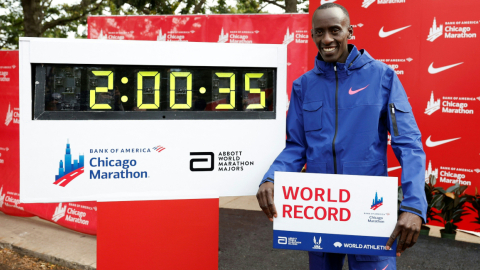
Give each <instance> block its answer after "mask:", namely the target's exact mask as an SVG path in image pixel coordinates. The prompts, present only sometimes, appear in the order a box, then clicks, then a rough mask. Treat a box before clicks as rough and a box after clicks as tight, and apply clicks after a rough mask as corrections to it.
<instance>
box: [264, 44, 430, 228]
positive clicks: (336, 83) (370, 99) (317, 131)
mask: <svg viewBox="0 0 480 270" xmlns="http://www.w3.org/2000/svg"><path fill="white" fill-rule="evenodd" d="M349 50H350V54H349V56H348V58H347V60H346V62H345V63H335V64H334V63H326V62H324V61H323V60H322V59H321V57H320V56H318V57H317V58H316V61H315V68H314V69H312V70H310V71H308V72H307V73H305V74H303V75H302V76H301V77H300V78H298V79H297V80H295V82H294V83H293V89H292V94H291V98H290V107H289V110H288V116H287V141H286V147H285V149H284V150H283V151H282V152H281V153H280V155H279V156H278V157H277V159H276V160H275V161H274V162H273V164H272V166H271V167H270V169H269V170H268V172H267V173H266V174H265V176H264V178H263V180H262V183H264V182H266V181H270V182H273V181H274V180H273V178H274V172H275V171H284V172H299V171H300V170H301V169H302V167H303V166H304V165H305V163H306V164H307V172H313V173H335V174H351V175H372V176H387V175H388V174H387V140H388V133H387V131H388V132H390V134H391V145H392V148H393V151H394V153H395V155H396V157H397V159H398V160H399V161H400V165H401V166H402V168H404V169H403V170H402V179H401V180H402V189H403V195H404V199H403V202H402V204H401V207H400V210H401V211H406V212H411V213H414V214H417V215H419V216H420V217H422V218H423V220H424V222H425V221H426V211H427V202H426V199H425V190H424V188H425V180H424V179H425V153H424V151H423V147H422V141H421V134H420V131H419V129H418V126H417V124H416V122H415V118H414V117H413V113H412V107H411V106H410V104H409V102H408V98H407V95H406V94H405V90H404V89H403V87H402V84H401V83H400V80H399V79H398V77H397V74H396V73H395V71H394V70H392V69H391V68H390V67H388V66H387V65H385V64H384V63H382V62H380V61H377V60H375V59H373V58H372V57H371V56H370V55H369V54H368V53H367V52H366V51H365V50H360V51H358V50H357V48H356V47H355V46H353V45H349ZM335 69H336V71H335Z"/></svg>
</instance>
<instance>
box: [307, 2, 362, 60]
mask: <svg viewBox="0 0 480 270" xmlns="http://www.w3.org/2000/svg"><path fill="white" fill-rule="evenodd" d="M352 35H353V28H352V26H351V25H350V16H349V15H348V11H347V10H346V9H345V8H344V7H343V6H341V5H339V4H334V3H328V4H324V5H321V6H320V7H318V8H317V10H315V13H314V14H313V18H312V39H313V42H315V44H316V45H317V48H318V51H319V52H320V55H321V56H322V58H323V60H324V61H325V62H329V63H335V62H340V63H345V61H346V60H347V57H348V39H349V38H351V37H352Z"/></svg>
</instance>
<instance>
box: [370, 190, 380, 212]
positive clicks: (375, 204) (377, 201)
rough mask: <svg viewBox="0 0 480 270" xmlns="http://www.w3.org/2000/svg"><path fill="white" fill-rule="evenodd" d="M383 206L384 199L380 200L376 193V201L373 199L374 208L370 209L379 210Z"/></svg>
mask: <svg viewBox="0 0 480 270" xmlns="http://www.w3.org/2000/svg"><path fill="white" fill-rule="evenodd" d="M382 205H383V197H382V198H380V199H378V195H377V192H375V199H373V202H372V207H370V209H372V210H377V208H379V207H380V206H382Z"/></svg>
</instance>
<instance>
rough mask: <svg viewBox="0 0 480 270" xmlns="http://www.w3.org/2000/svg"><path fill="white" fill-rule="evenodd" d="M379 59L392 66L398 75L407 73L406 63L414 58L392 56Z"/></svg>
mask: <svg viewBox="0 0 480 270" xmlns="http://www.w3.org/2000/svg"><path fill="white" fill-rule="evenodd" d="M377 60H378V61H381V62H383V63H385V64H387V66H389V67H390V68H392V69H393V71H395V74H397V75H405V71H404V65H406V64H408V63H410V62H412V61H413V58H411V57H408V58H390V59H377Z"/></svg>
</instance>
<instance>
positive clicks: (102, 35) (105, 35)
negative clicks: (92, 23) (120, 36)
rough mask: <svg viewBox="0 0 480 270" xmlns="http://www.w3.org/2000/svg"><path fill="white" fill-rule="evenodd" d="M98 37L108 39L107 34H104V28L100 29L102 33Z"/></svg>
mask: <svg viewBox="0 0 480 270" xmlns="http://www.w3.org/2000/svg"><path fill="white" fill-rule="evenodd" d="M97 39H108V36H107V34H103V30H100V34H99V35H98V37H97Z"/></svg>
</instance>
